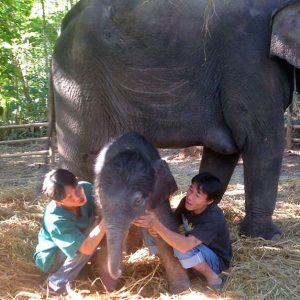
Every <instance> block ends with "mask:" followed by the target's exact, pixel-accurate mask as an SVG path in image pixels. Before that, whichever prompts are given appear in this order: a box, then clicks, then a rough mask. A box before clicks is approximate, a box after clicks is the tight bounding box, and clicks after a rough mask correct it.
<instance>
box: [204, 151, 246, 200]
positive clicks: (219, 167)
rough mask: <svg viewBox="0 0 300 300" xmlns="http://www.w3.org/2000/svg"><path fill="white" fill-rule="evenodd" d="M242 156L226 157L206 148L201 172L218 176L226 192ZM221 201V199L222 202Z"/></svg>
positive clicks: (237, 154) (236, 154)
mask: <svg viewBox="0 0 300 300" xmlns="http://www.w3.org/2000/svg"><path fill="white" fill-rule="evenodd" d="M239 156H240V154H239V153H235V154H231V155H224V154H220V153H217V152H214V151H213V150H211V149H209V148H207V147H204V149H203V155H202V160H201V164H200V172H210V173H212V174H213V175H215V176H217V177H218V178H219V179H220V181H221V182H222V185H223V187H224V190H223V193H224V192H225V190H226V188H227V185H228V183H229V181H230V178H231V176H232V173H233V171H234V168H235V166H236V164H237V162H238V159H239ZM220 200H221V199H219V201H220Z"/></svg>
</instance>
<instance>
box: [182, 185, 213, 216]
mask: <svg viewBox="0 0 300 300" xmlns="http://www.w3.org/2000/svg"><path fill="white" fill-rule="evenodd" d="M197 187H198V186H197V184H196V183H192V184H191V185H190V187H189V189H188V190H187V192H186V200H185V208H186V209H187V210H188V211H191V212H193V213H195V214H200V213H202V212H203V211H204V210H205V209H206V208H207V206H208V205H209V204H211V203H212V202H213V200H208V199H207V194H205V193H203V192H202V190H198V189H197Z"/></svg>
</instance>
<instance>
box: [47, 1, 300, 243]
mask: <svg viewBox="0 0 300 300" xmlns="http://www.w3.org/2000/svg"><path fill="white" fill-rule="evenodd" d="M209 2H210V1H209ZM213 2H214V4H215V6H214V9H213V8H212V7H210V6H208V4H207V3H208V1H204V0H183V1H182V0H180V1H179V0H174V1H166V0H156V1H152V0H150V1H138V0H122V1H121V0H83V1H80V2H79V3H78V4H76V5H75V6H74V8H73V9H72V10H71V11H70V12H69V13H68V14H67V15H66V17H65V19H64V21H63V25H62V34H61V36H60V38H59V39H58V41H57V44H56V46H55V50H54V55H53V61H52V73H51V74H52V77H51V87H52V89H51V93H52V96H53V99H54V102H53V103H54V106H53V108H55V110H53V109H52V110H51V111H52V112H54V111H55V114H56V131H57V140H58V149H59V154H60V159H61V160H60V161H61V166H63V167H66V168H68V169H70V170H71V171H73V172H74V173H75V174H78V175H79V176H80V177H81V178H84V179H87V180H92V179H93V165H94V162H95V157H96V154H97V153H98V152H99V150H101V148H102V147H103V146H104V145H105V143H107V142H108V141H109V139H110V138H111V137H116V136H118V135H120V134H122V133H124V132H128V131H130V130H135V131H137V132H140V133H141V134H143V135H144V136H146V137H147V139H148V140H149V141H150V142H151V143H153V144H154V145H155V146H156V147H164V148H172V147H173V148H181V147H188V146H193V145H203V146H204V153H203V159H202V161H201V166H200V170H201V171H210V172H212V173H213V174H215V175H216V176H218V177H219V178H220V179H221V181H222V183H223V184H224V187H226V186H227V184H228V182H229V180H230V177H231V175H232V172H233V170H234V168H235V166H236V163H237V161H238V158H239V157H240V156H241V157H242V158H243V162H244V183H245V198H246V201H245V211H246V216H245V219H244V220H243V222H242V224H241V232H243V233H245V234H247V235H250V236H260V237H263V238H266V239H275V238H278V234H279V233H280V231H279V230H278V228H277V227H276V226H275V225H274V224H273V222H272V214H273V211H274V208H275V203H276V197H277V185H278V179H279V173H280V168H281V161H282V155H283V149H284V122H283V113H284V110H285V109H286V107H287V106H288V105H289V103H290V100H291V95H292V89H293V85H292V82H293V80H292V79H293V77H292V74H293V72H292V71H293V68H292V66H293V65H295V66H296V67H297V68H299V66H300V63H299V57H300V54H299V39H300V34H299V19H300V17H299V16H300V11H299V10H300V3H299V1H283V0H265V1H261V0H244V1H233V0H232V1H231V0H229V1H227V0H214V1H213ZM210 3H211V2H210ZM284 4H286V5H284ZM276 10H277V13H275V14H274V15H273V13H274V12H275V11H276ZM272 16H273V18H272ZM272 26H273V27H272ZM272 28H273V29H272ZM272 30H273V31H272ZM271 41H272V43H270V42H271ZM270 45H271V49H270ZM270 51H271V54H272V57H270ZM279 57H280V58H279ZM298 71H299V70H298ZM298 71H297V72H298ZM298 73H299V72H298ZM299 77H300V76H298V79H297V80H298V81H299ZM298 86H300V83H299V84H298ZM52 120H53V118H52ZM52 124H54V120H53V123H52Z"/></svg>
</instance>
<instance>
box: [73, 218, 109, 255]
mask: <svg viewBox="0 0 300 300" xmlns="http://www.w3.org/2000/svg"><path fill="white" fill-rule="evenodd" d="M104 235H105V226H104V222H103V220H101V221H100V223H99V224H98V225H96V226H95V227H94V228H93V229H92V231H91V232H90V233H89V234H88V236H87V238H86V239H85V240H84V241H83V243H82V244H81V246H80V247H79V249H78V251H79V252H80V253H82V254H85V255H92V254H93V253H94V251H95V249H96V248H97V246H98V245H99V243H100V242H101V241H102V239H103V237H104Z"/></svg>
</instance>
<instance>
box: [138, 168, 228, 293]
mask: <svg viewBox="0 0 300 300" xmlns="http://www.w3.org/2000/svg"><path fill="white" fill-rule="evenodd" d="M222 189H223V188H222V184H221V182H220V180H219V179H218V178H217V177H215V176H213V175H212V174H210V173H207V172H205V173H200V174H198V175H196V176H195V177H193V178H192V181H191V185H190V187H189V189H188V191H187V193H186V196H185V197H184V198H183V199H182V200H181V202H180V204H179V205H178V207H177V209H176V211H175V216H176V217H177V218H178V220H179V222H180V224H182V226H181V227H183V229H184V235H182V234H179V233H177V232H174V231H171V230H169V229H168V228H167V227H165V226H164V225H163V224H162V223H161V222H160V221H159V220H158V218H157V217H156V215H155V213H154V212H153V211H147V212H146V214H145V215H143V216H141V217H140V218H138V219H136V220H135V221H134V224H135V225H137V226H140V227H146V228H148V230H149V232H150V233H151V234H152V235H158V236H160V237H161V238H162V239H163V240H164V241H165V242H166V243H168V244H169V245H170V246H172V247H173V248H174V254H175V256H177V257H178V259H179V260H180V262H181V264H182V266H183V267H184V268H185V269H189V268H193V269H195V270H196V271H197V272H199V273H201V274H202V275H203V276H204V277H205V278H206V280H207V283H208V286H209V287H211V288H212V289H213V290H219V289H220V288H221V287H222V279H221V277H220V276H219V274H220V273H221V272H222V271H224V270H226V269H227V268H228V267H229V264H230V260H231V258H232V250H231V243H230V239H229V231H228V227H227V224H226V220H225V218H224V215H223V212H222V210H221V209H220V208H219V207H218V205H217V203H216V201H218V200H219V197H220V195H221V193H222Z"/></svg>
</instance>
